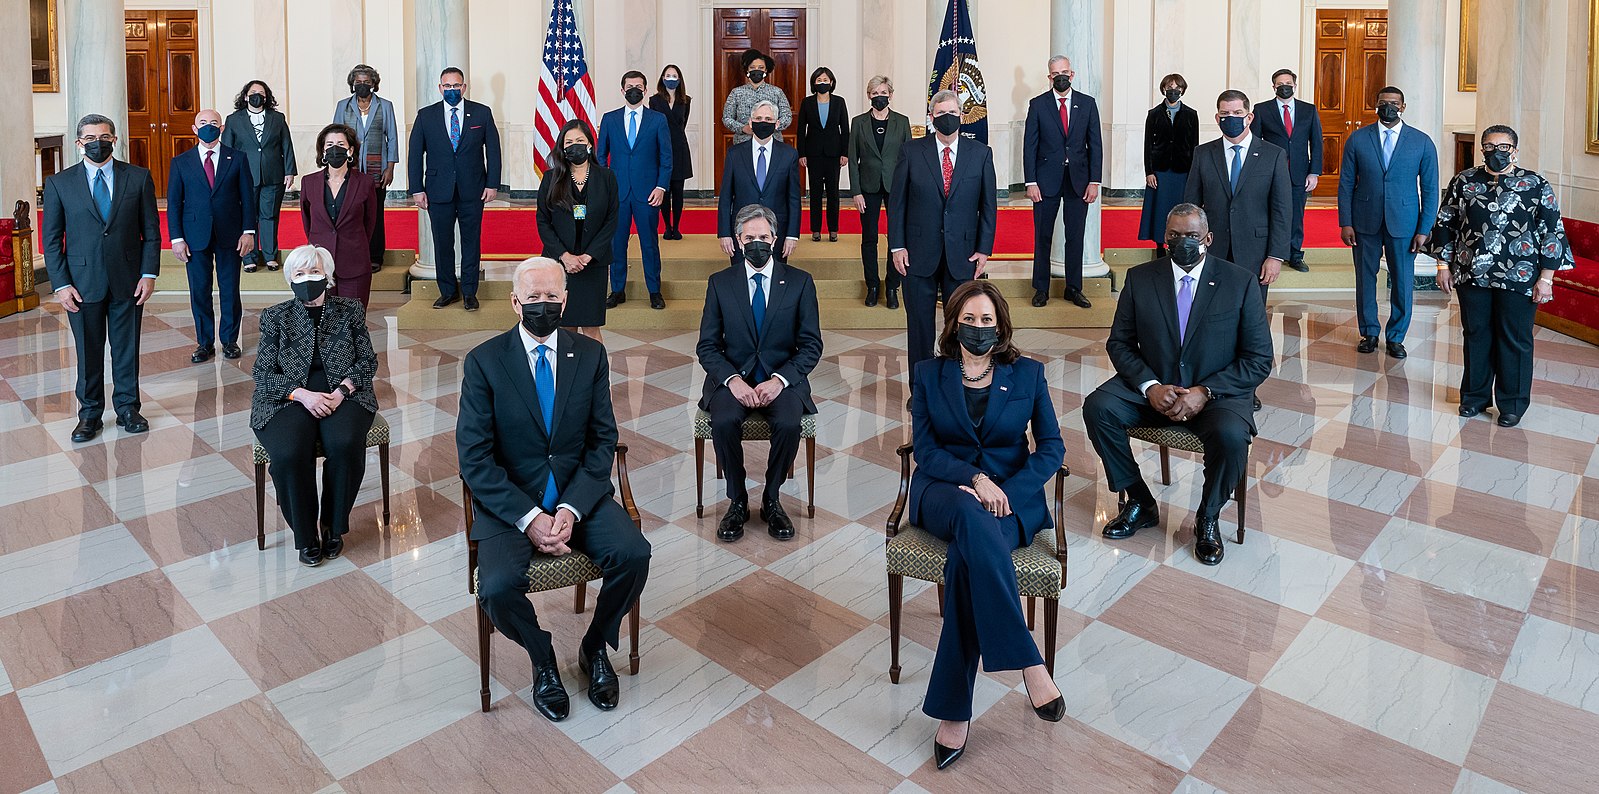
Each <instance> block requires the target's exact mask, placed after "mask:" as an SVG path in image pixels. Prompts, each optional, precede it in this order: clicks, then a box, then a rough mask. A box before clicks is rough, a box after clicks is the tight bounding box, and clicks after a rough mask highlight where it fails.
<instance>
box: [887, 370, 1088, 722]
mask: <svg viewBox="0 0 1599 794" xmlns="http://www.w3.org/2000/svg"><path fill="white" fill-rule="evenodd" d="M911 382H912V384H913V388H912V389H911V433H912V436H913V439H914V441H915V445H916V451H915V455H916V471H915V473H913V474H912V475H911V489H910V500H909V502H908V506H909V507H910V520H911V523H913V524H915V525H916V526H919V527H921V528H922V529H925V530H927V531H928V532H930V533H932V534H933V535H935V536H937V537H938V538H940V539H942V540H944V541H945V542H947V543H949V559H948V561H947V562H946V563H945V567H944V585H945V587H944V630H943V633H942V634H941V635H940V636H939V640H938V656H937V657H936V658H935V659H934V660H933V672H932V676H931V678H930V679H929V681H928V685H927V699H926V701H924V702H923V704H922V710H923V711H924V712H926V713H927V715H928V716H929V717H932V718H934V719H939V720H957V721H962V720H969V719H971V717H972V686H973V684H974V682H975V681H976V678H977V660H978V659H979V658H981V659H982V660H983V662H984V667H985V668H986V669H987V670H988V671H990V672H994V671H998V670H1020V669H1023V668H1026V667H1031V666H1033V665H1036V664H1043V663H1044V660H1043V658H1042V657H1041V656H1040V655H1039V653H1038V647H1037V646H1036V645H1034V644H1033V636H1032V634H1031V633H1029V632H1028V630H1027V620H1026V618H1024V617H1023V616H1022V607H1021V595H1020V593H1019V592H1018V590H1017V585H1016V569H1015V566H1014V564H1013V563H1012V562H1011V552H1012V551H1014V550H1015V549H1018V548H1020V547H1022V546H1025V545H1027V544H1029V543H1032V542H1033V536H1034V535H1036V534H1038V532H1039V530H1043V529H1049V528H1052V527H1054V526H1055V522H1054V520H1053V519H1052V518H1051V517H1050V515H1049V508H1048V506H1047V505H1046V503H1045V500H1044V486H1045V484H1047V483H1048V482H1049V479H1050V478H1051V477H1053V476H1055V473H1056V472H1057V471H1058V470H1059V469H1060V464H1061V461H1062V460H1063V459H1064V458H1065V455H1066V446H1065V444H1064V443H1063V442H1062V441H1061V436H1060V424H1059V422H1058V420H1057V419H1056V416H1055V406H1054V405H1053V403H1052V402H1051V401H1050V396H1049V384H1048V383H1047V382H1046V381H1045V378H1044V365H1043V364H1040V363H1039V362H1037V361H1034V360H1033V359H1030V358H1019V359H1017V360H1016V361H1015V362H1014V363H1011V364H996V365H995V366H994V378H993V382H992V383H991V384H990V386H989V396H988V408H987V411H986V413H985V415H984V417H983V420H982V424H981V425H980V426H978V427H975V428H974V427H973V426H972V418H971V413H970V412H969V411H968V409H967V407H966V394H965V386H964V384H963V383H962V382H961V367H960V362H959V361H958V360H955V359H948V358H935V359H930V360H928V361H923V362H921V363H920V364H917V365H916V368H915V370H914V371H913V377H912V381H911ZM1029 431H1031V433H1032V437H1033V439H1032V440H1033V446H1034V447H1036V449H1035V450H1030V449H1029V447H1028V442H1027V436H1028V432H1029ZM978 473H983V474H987V475H988V476H989V478H990V479H992V480H993V481H994V483H995V484H996V485H998V486H999V487H1000V488H1001V489H1002V490H1003V491H1005V495H1006V496H1007V497H1009V499H1010V506H1011V511H1012V514H1011V515H1009V516H1006V517H1005V518H998V517H996V516H994V515H993V514H991V513H989V512H988V511H987V510H986V509H984V508H983V504H982V502H979V501H978V500H977V499H976V498H975V497H973V496H972V495H971V494H969V493H966V492H965V491H962V490H960V487H961V486H963V485H965V486H970V485H971V482H972V478H973V477H975V476H976V475H977V474H978Z"/></svg>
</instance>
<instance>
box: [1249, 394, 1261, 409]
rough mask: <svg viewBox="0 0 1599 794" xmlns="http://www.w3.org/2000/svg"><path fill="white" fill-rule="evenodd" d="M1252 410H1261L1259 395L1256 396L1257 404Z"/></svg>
mask: <svg viewBox="0 0 1599 794" xmlns="http://www.w3.org/2000/svg"><path fill="white" fill-rule="evenodd" d="M1250 410H1254V411H1259V410H1260V398H1259V397H1256V398H1255V404H1254V406H1253V407H1252V408H1251V409H1250Z"/></svg>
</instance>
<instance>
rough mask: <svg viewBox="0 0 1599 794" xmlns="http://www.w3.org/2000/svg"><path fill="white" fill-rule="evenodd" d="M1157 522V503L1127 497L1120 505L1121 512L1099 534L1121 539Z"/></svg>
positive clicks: (1158, 511) (1112, 538)
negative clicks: (1125, 501) (1124, 502)
mask: <svg viewBox="0 0 1599 794" xmlns="http://www.w3.org/2000/svg"><path fill="white" fill-rule="evenodd" d="M1159 524H1160V507H1159V506H1158V505H1156V504H1155V503H1154V502H1147V503H1146V502H1140V501H1138V500H1137V499H1128V500H1127V503H1126V504H1124V505H1122V509H1121V512H1119V513H1117V514H1116V517H1115V518H1113V519H1111V520H1110V523H1108V524H1106V525H1105V529H1104V530H1103V531H1101V532H1100V534H1102V535H1104V536H1105V537H1107V538H1110V539H1111V540H1121V539H1122V538H1130V537H1132V536H1133V533H1134V532H1137V531H1138V530H1140V529H1143V528H1145V527H1153V526H1157V525H1159Z"/></svg>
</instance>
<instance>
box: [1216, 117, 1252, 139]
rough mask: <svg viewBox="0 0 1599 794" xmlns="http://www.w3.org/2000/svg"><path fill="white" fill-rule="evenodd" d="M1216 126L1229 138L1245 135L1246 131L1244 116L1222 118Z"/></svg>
mask: <svg viewBox="0 0 1599 794" xmlns="http://www.w3.org/2000/svg"><path fill="white" fill-rule="evenodd" d="M1216 125H1217V126H1219V127H1221V134H1223V135H1225V136H1227V137H1229V138H1237V137H1238V136H1240V135H1243V134H1244V130H1245V129H1246V126H1245V124H1244V117H1243V116H1222V117H1221V118H1220V119H1218V120H1217V121H1216Z"/></svg>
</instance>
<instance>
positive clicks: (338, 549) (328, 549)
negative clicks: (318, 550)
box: [322, 535, 344, 560]
mask: <svg viewBox="0 0 1599 794" xmlns="http://www.w3.org/2000/svg"><path fill="white" fill-rule="evenodd" d="M343 553H344V538H343V537H341V536H338V535H330V536H329V537H328V538H326V539H324V540H323V541H322V559H324V560H336V559H338V558H339V555H340V554H343Z"/></svg>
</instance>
